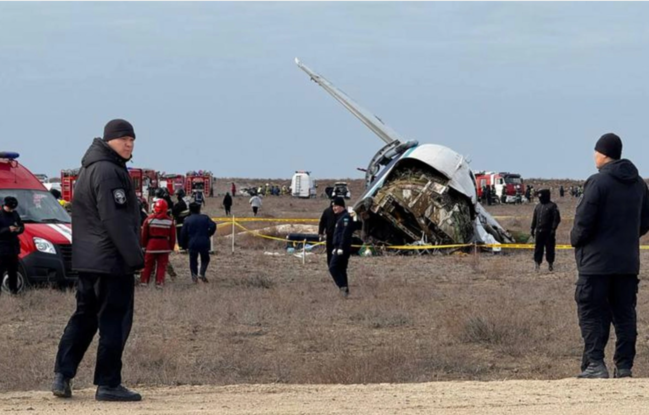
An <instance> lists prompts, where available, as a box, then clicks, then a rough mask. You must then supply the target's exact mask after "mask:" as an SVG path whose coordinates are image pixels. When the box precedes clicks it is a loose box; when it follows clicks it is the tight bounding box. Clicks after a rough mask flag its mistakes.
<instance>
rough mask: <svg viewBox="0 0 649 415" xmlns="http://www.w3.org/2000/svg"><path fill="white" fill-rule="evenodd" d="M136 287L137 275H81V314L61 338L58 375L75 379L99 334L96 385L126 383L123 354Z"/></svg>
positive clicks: (79, 286) (130, 323) (75, 314)
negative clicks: (85, 355)
mask: <svg viewBox="0 0 649 415" xmlns="http://www.w3.org/2000/svg"><path fill="white" fill-rule="evenodd" d="M133 286H134V279H133V275H108V274H91V273H80V274H79V280H78V282H77V310H76V311H75V312H74V314H73V315H72V317H71V318H70V321H69V322H68V325H67V326H66V327H65V331H64V332H63V337H61V342H60V343H59V351H58V353H57V355H56V365H55V367H54V372H56V373H61V374H62V375H63V376H65V377H66V378H70V379H71V378H73V377H75V375H76V374H77V368H78V367H79V363H81V360H82V359H83V355H84V354H85V353H86V350H88V346H90V343H91V342H92V339H93V337H95V333H96V332H97V330H99V345H98V347H97V364H96V366H95V379H94V383H95V385H100V386H111V387H114V386H118V385H120V384H121V383H122V353H123V352H124V346H125V345H126V340H127V339H128V336H129V334H130V333H131V326H132V324H133V289H134V288H133Z"/></svg>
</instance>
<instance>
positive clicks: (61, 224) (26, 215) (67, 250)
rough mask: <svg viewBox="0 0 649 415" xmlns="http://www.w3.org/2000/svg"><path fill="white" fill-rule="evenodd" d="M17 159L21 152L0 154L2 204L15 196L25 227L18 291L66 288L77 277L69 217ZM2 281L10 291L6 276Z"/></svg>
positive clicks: (21, 247) (20, 256) (22, 236)
mask: <svg viewBox="0 0 649 415" xmlns="http://www.w3.org/2000/svg"><path fill="white" fill-rule="evenodd" d="M18 158H19V155H18V153H12V152H3V151H0V204H1V203H2V202H4V198H5V197H7V196H14V197H16V199H18V213H19V214H20V217H21V219H22V220H23V222H24V224H25V231H24V232H23V233H22V234H21V235H20V236H19V240H20V255H19V259H20V264H19V267H18V290H19V291H22V290H24V289H26V288H27V287H29V286H32V285H40V284H53V285H56V286H67V285H69V284H70V283H72V282H74V281H75V280H76V278H77V275H76V274H75V273H74V272H72V226H71V219H70V215H68V213H67V212H66V211H65V209H63V207H62V206H61V205H60V204H59V202H58V201H57V200H56V199H55V198H54V196H52V194H51V193H50V192H48V191H47V189H46V188H45V186H44V185H43V183H41V182H40V181H39V180H38V178H36V176H34V175H33V174H32V173H31V172H30V171H29V170H28V169H27V168H26V167H25V166H23V165H22V164H20V163H19V162H18ZM0 279H1V281H2V284H1V287H2V290H3V291H5V292H8V291H9V281H8V277H7V275H6V274H5V275H1V276H0Z"/></svg>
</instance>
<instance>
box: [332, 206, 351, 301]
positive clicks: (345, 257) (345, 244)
mask: <svg viewBox="0 0 649 415" xmlns="http://www.w3.org/2000/svg"><path fill="white" fill-rule="evenodd" d="M332 209H333V212H334V213H335V214H336V216H337V217H338V220H337V221H336V226H335V227H334V234H333V248H332V250H331V253H332V257H331V262H329V273H330V274H331V276H332V277H333V279H334V282H335V283H336V285H337V286H338V288H339V289H340V293H341V294H342V295H343V297H347V296H349V284H348V279H347V266H348V265H349V256H350V255H351V248H352V233H354V224H353V223H352V218H351V216H350V215H349V213H348V212H347V210H346V209H345V199H343V198H342V197H340V196H338V197H336V198H335V199H334V201H333V207H332Z"/></svg>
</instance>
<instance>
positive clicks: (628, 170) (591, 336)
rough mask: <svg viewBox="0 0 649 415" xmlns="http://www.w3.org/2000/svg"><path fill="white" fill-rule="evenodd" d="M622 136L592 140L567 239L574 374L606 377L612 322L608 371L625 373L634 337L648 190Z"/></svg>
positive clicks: (647, 224)
mask: <svg viewBox="0 0 649 415" xmlns="http://www.w3.org/2000/svg"><path fill="white" fill-rule="evenodd" d="M621 156H622V140H620V137H618V136H617V135H615V134H612V133H608V134H604V135H603V136H602V137H601V138H600V139H599V140H598V141H597V144H596V145H595V165H596V167H597V169H598V170H599V173H597V174H594V175H592V176H590V177H589V178H588V180H587V181H586V184H585V186H584V195H583V197H582V199H581V200H580V201H579V204H578V205H577V212H576V215H575V222H574V226H573V228H572V231H571V232H570V242H571V244H572V246H574V247H575V256H576V260H577V270H578V272H579V279H578V280H577V288H576V291H575V301H576V302H577V313H578V317H579V327H580V328H581V335H582V338H583V339H584V354H583V359H582V366H581V369H582V372H581V374H580V375H579V376H578V377H580V378H608V377H609V374H608V370H607V368H606V365H605V363H604V349H605V348H606V343H607V342H608V337H609V331H610V326H611V323H612V324H613V326H614V327H615V335H616V338H617V341H616V343H615V355H614V356H613V360H614V362H615V372H614V376H615V377H618V378H623V377H631V369H632V367H633V360H634V358H635V353H636V350H635V344H636V338H637V335H638V333H637V329H636V326H637V323H636V297H637V292H638V273H639V271H640V237H641V236H642V235H644V234H646V233H647V231H649V190H648V189H647V185H646V184H645V182H644V180H643V179H642V178H641V177H640V175H639V174H638V169H636V167H635V166H634V165H633V163H631V162H630V161H629V160H625V159H621Z"/></svg>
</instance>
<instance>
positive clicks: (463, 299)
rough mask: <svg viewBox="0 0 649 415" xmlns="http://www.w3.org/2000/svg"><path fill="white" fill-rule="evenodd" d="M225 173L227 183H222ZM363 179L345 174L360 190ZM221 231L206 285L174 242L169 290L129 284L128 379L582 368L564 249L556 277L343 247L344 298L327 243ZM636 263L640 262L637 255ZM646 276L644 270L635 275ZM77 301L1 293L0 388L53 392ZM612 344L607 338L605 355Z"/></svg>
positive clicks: (642, 360)
mask: <svg viewBox="0 0 649 415" xmlns="http://www.w3.org/2000/svg"><path fill="white" fill-rule="evenodd" d="M229 181H230V179H224V180H223V181H221V183H223V184H222V185H221V187H223V189H221V188H219V192H222V191H224V190H225V187H226V183H225V182H229ZM262 182H263V181H262ZM276 182H277V181H276ZM280 184H281V183H280ZM324 185H325V184H324V182H322V183H321V185H320V186H321V188H322V189H324ZM360 186H361V184H360V182H359V181H356V182H354V184H353V187H352V192H353V196H354V197H356V196H358V195H359V194H360V191H361V187H360ZM537 188H538V186H537ZM556 199H558V197H557V198H556ZM352 200H354V198H353V199H352ZM220 202H221V197H215V198H210V199H208V207H207V212H208V213H210V214H212V215H213V216H221V215H222V212H223V211H222V209H220V207H219V205H220ZM558 204H559V207H560V209H561V212H562V215H563V217H564V220H563V222H562V224H561V227H560V232H559V235H558V243H567V242H568V232H569V230H570V227H571V226H572V220H571V217H572V216H573V214H574V208H575V200H574V199H572V198H570V197H566V198H564V199H562V200H559V201H558ZM326 206H327V201H326V200H325V199H321V198H317V199H314V200H295V199H291V198H290V197H267V198H265V201H264V206H263V208H262V210H261V213H262V216H264V217H270V218H273V217H274V218H281V217H298V218H303V217H312V218H314V217H319V216H320V213H321V211H322V209H324V208H325V207H326ZM532 210H533V205H522V206H495V207H493V208H492V209H491V210H490V211H491V212H492V214H494V215H496V216H507V217H509V218H507V219H503V220H502V221H501V223H503V224H504V225H505V227H507V228H508V229H509V230H511V231H516V232H528V231H529V223H530V215H531V212H532ZM233 211H234V213H235V214H236V215H237V216H249V211H250V209H249V207H248V201H247V198H243V197H236V198H235V205H234V207H233ZM250 226H251V227H265V226H269V224H259V223H257V224H251V225H250ZM220 228H221V229H220V230H219V235H220V236H218V237H217V238H216V255H214V256H213V257H212V263H211V264H210V269H209V271H208V278H209V279H210V283H209V284H200V285H193V284H191V282H190V278H189V271H188V257H187V256H186V255H182V254H178V253H177V254H174V255H173V256H172V262H173V264H174V266H175V268H176V270H177V272H178V273H179V276H178V278H176V280H175V281H169V280H168V284H167V286H166V287H165V289H164V290H163V291H158V290H155V289H153V288H140V287H138V288H137V289H136V306H135V322H134V326H133V331H132V334H131V337H130V339H129V343H128V344H127V347H126V352H125V365H124V380H125V382H126V383H127V384H129V385H144V386H158V385H166V386H180V385H217V386H219V385H233V384H277V383H281V384H368V383H412V382H429V381H457V380H467V381H468V380H472V381H475V380H477V381H487V380H490V381H493V380H526V379H537V380H550V379H561V378H567V377H573V376H574V375H576V373H577V371H578V368H579V362H580V356H581V338H580V334H579V329H578V326H577V317H576V307H575V303H574V300H573V295H574V282H575V278H576V269H575V264H574V260H573V254H572V251H559V252H558V255H557V263H556V271H555V272H554V273H549V272H547V271H546V270H545V269H547V268H546V267H545V268H544V271H542V272H540V273H536V272H534V271H533V261H532V259H531V251H523V250H518V251H505V252H503V253H502V254H499V255H493V254H487V253H483V254H480V255H479V256H478V257H477V258H476V257H474V256H473V255H467V254H454V255H449V256H442V255H435V256H418V255H408V256H406V255H398V254H389V255H384V256H377V257H367V258H360V257H353V258H352V259H351V261H350V270H349V273H350V280H351V282H350V289H351V295H350V297H349V298H348V299H343V298H341V297H340V296H339V295H338V292H337V289H336V288H335V286H334V284H333V282H332V280H331V277H330V276H329V274H328V272H327V269H326V267H325V259H324V258H325V255H324V253H322V252H320V253H317V252H316V253H314V254H312V255H307V258H306V263H305V264H302V260H301V259H299V258H296V257H295V256H292V255H287V254H285V252H284V251H283V249H282V248H283V244H282V243H280V242H276V241H267V240H262V239H259V238H254V237H252V236H246V237H244V236H238V237H237V239H236V251H235V253H234V254H232V253H231V252H230V243H231V240H230V239H229V238H228V237H227V236H226V234H228V233H229V232H230V231H231V228H230V226H229V225H222V226H221V227H220ZM265 252H275V253H279V255H265ZM642 261H643V263H644V264H648V263H649V255H648V254H647V251H643V254H642ZM647 278H648V274H647V272H646V266H644V267H643V271H642V274H641V279H642V280H643V281H646V280H647ZM643 285H644V284H642V286H641V289H640V294H639V299H638V314H639V333H640V337H639V341H638V357H637V362H636V369H635V375H636V376H637V377H644V376H647V375H649V361H648V360H649V343H648V342H647V338H648V337H647V336H648V334H649V327H648V325H649V324H648V320H647V318H648V316H649V292H648V291H647V290H646V289H644V286H643ZM74 303H75V300H74V292H73V291H68V292H60V291H56V290H51V289H36V290H30V291H28V292H27V293H26V294H24V295H22V296H20V297H17V298H11V297H8V296H4V295H3V296H2V297H0V316H2V318H1V319H0V356H2V357H1V358H0V373H1V374H2V375H1V376H0V391H4V392H7V391H21V390H47V388H49V386H50V381H51V377H52V368H53V361H54V356H55V352H56V347H57V343H58V340H59V338H60V335H61V333H62V331H63V328H64V326H65V323H66V322H67V319H68V318H69V316H70V314H71V313H72V312H73V309H74ZM95 350H96V345H95V344H94V343H93V345H91V347H90V351H89V353H88V355H87V356H86V358H85V360H84V362H83V363H82V367H81V368H80V370H79V375H78V377H77V378H76V379H75V387H76V388H83V387H89V386H91V385H92V370H93V367H94V360H95V357H94V352H95ZM611 355H612V352H611V350H610V346H609V352H608V357H607V359H608V360H609V362H610V360H611V357H610V356H611Z"/></svg>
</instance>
